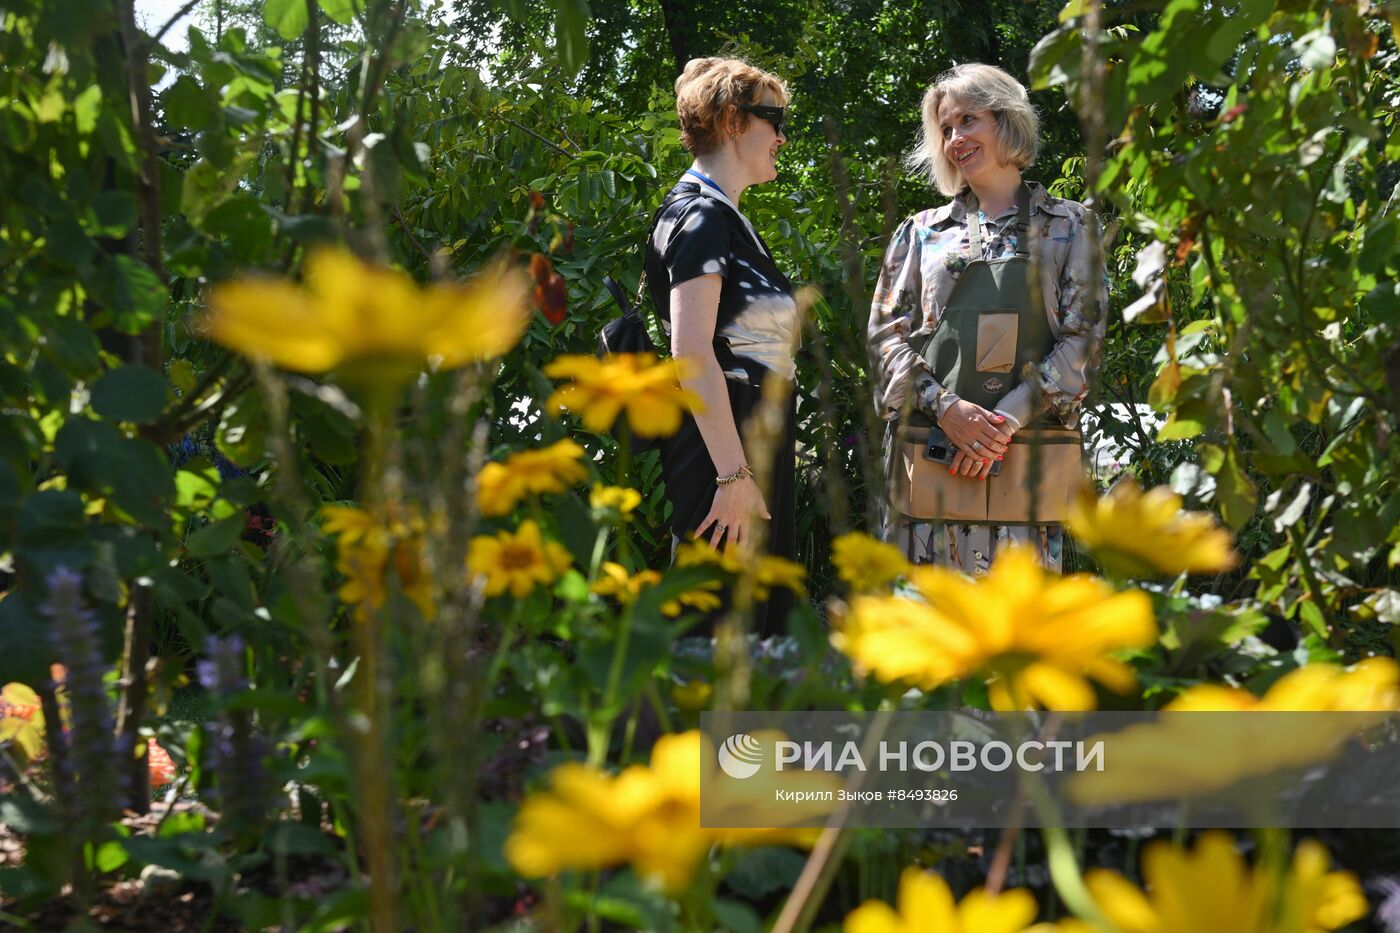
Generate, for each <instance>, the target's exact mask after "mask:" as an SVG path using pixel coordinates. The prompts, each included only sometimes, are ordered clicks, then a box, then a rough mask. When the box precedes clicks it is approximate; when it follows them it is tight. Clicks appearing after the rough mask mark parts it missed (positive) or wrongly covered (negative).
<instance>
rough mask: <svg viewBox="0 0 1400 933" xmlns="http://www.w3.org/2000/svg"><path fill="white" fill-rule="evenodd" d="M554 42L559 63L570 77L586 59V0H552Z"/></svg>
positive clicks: (577, 71)
mask: <svg viewBox="0 0 1400 933" xmlns="http://www.w3.org/2000/svg"><path fill="white" fill-rule="evenodd" d="M554 14H555V15H554V44H555V52H556V54H557V56H558V59H559V65H560V67H562V68H563V69H564V73H565V75H566V76H568V77H570V78H572V77H573V76H574V75H576V74H578V73H579V70H580V69H582V68H583V65H584V63H585V62H587V61H588V22H589V20H591V19H592V18H593V12H592V11H591V10H590V9H589V7H588V0H554Z"/></svg>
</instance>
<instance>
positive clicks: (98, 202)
mask: <svg viewBox="0 0 1400 933" xmlns="http://www.w3.org/2000/svg"><path fill="white" fill-rule="evenodd" d="M92 213H93V216H94V217H95V218H96V219H97V226H96V229H95V230H94V231H93V232H94V233H96V234H97V235H98V236H104V237H119V236H124V235H125V234H126V232H127V231H128V230H130V229H131V226H132V224H134V223H136V195H134V194H132V193H131V192H130V191H103V192H101V193H100V194H98V195H97V197H95V198H93V200H92Z"/></svg>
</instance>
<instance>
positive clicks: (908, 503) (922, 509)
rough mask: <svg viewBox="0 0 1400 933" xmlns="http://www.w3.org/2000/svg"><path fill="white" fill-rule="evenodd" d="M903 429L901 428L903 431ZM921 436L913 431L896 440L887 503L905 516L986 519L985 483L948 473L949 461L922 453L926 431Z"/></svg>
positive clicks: (915, 517) (956, 519) (932, 518)
mask: <svg viewBox="0 0 1400 933" xmlns="http://www.w3.org/2000/svg"><path fill="white" fill-rule="evenodd" d="M902 433H903V432H902ZM919 433H922V434H923V438H922V439H910V437H909V436H908V435H909V434H913V435H914V436H915V437H916V438H917V436H918V435H917V434H916V433H915V432H913V431H910V432H908V434H906V435H904V436H902V437H900V438H899V439H897V440H896V442H895V451H894V456H893V459H894V464H893V466H894V476H892V477H891V483H890V505H891V506H893V507H894V511H896V512H898V513H899V514H900V515H903V516H904V517H906V518H912V519H915V520H918V521H930V520H935V519H937V520H942V521H964V522H984V521H986V520H987V484H986V483H985V482H984V481H982V480H980V479H970V478H968V477H966V476H949V475H948V465H947V464H946V463H937V462H935V461H933V460H929V459H927V458H926V457H924V448H925V447H926V446H927V445H928V431H927V429H925V430H924V431H922V432H919Z"/></svg>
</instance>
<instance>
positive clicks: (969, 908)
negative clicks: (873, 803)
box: [841, 867, 1037, 933]
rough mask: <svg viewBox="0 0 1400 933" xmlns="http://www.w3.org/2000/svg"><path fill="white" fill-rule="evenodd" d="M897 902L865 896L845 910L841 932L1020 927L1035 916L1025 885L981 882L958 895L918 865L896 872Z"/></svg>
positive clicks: (1007, 930)
mask: <svg viewBox="0 0 1400 933" xmlns="http://www.w3.org/2000/svg"><path fill="white" fill-rule="evenodd" d="M895 897H896V901H895V903H896V906H897V908H898V909H896V908H895V907H891V906H890V905H888V904H886V903H885V902H884V901H876V900H869V901H866V902H865V903H864V904H861V905H860V906H859V907H857V908H856V909H855V910H853V911H851V913H849V914H848V915H847V916H846V922H845V923H844V924H842V926H841V929H842V933H935V931H936V933H1021V931H1023V930H1027V929H1030V924H1031V923H1032V922H1033V921H1034V920H1035V915H1036V910H1037V908H1036V903H1035V896H1034V895H1032V894H1031V892H1030V891H1027V890H1026V889H1025V888H1015V889H1013V890H1011V891H1003V892H1001V893H1000V894H988V893H987V892H986V891H984V890H982V889H981V888H977V889H976V890H973V891H970V892H968V895H967V896H966V897H964V898H963V899H962V900H961V901H954V900H953V892H952V891H951V890H950V889H949V887H948V883H947V882H946V881H944V880H943V879H942V877H940V876H938V875H935V874H933V873H931V872H926V871H924V870H922V869H920V868H912V867H911V868H906V869H904V873H903V874H902V875H900V876H899V890H898V892H897V893H896V895H895Z"/></svg>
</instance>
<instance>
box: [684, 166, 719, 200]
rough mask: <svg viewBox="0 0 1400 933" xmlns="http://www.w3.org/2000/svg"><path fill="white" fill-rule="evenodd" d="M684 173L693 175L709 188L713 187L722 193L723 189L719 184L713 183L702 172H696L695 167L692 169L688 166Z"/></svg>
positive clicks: (712, 180)
mask: <svg viewBox="0 0 1400 933" xmlns="http://www.w3.org/2000/svg"><path fill="white" fill-rule="evenodd" d="M685 173H686V174H687V175H694V176H695V177H696V178H698V179H700V180H701V181H703V182H704V183H705V184H707V185H709V186H710V187H711V188H713V189H715V190H716V191H718V192H719V193H720V194H724V189H723V188H721V187H720V186H719V185H717V184H715V183H714V179H712V178H708V177H706V176H705V175H704V174H702V173H700V172H697V171H696V170H695V169H693V168H688V169H686V170H685ZM724 196H725V198H728V197H729V195H727V194H725V195H724Z"/></svg>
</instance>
